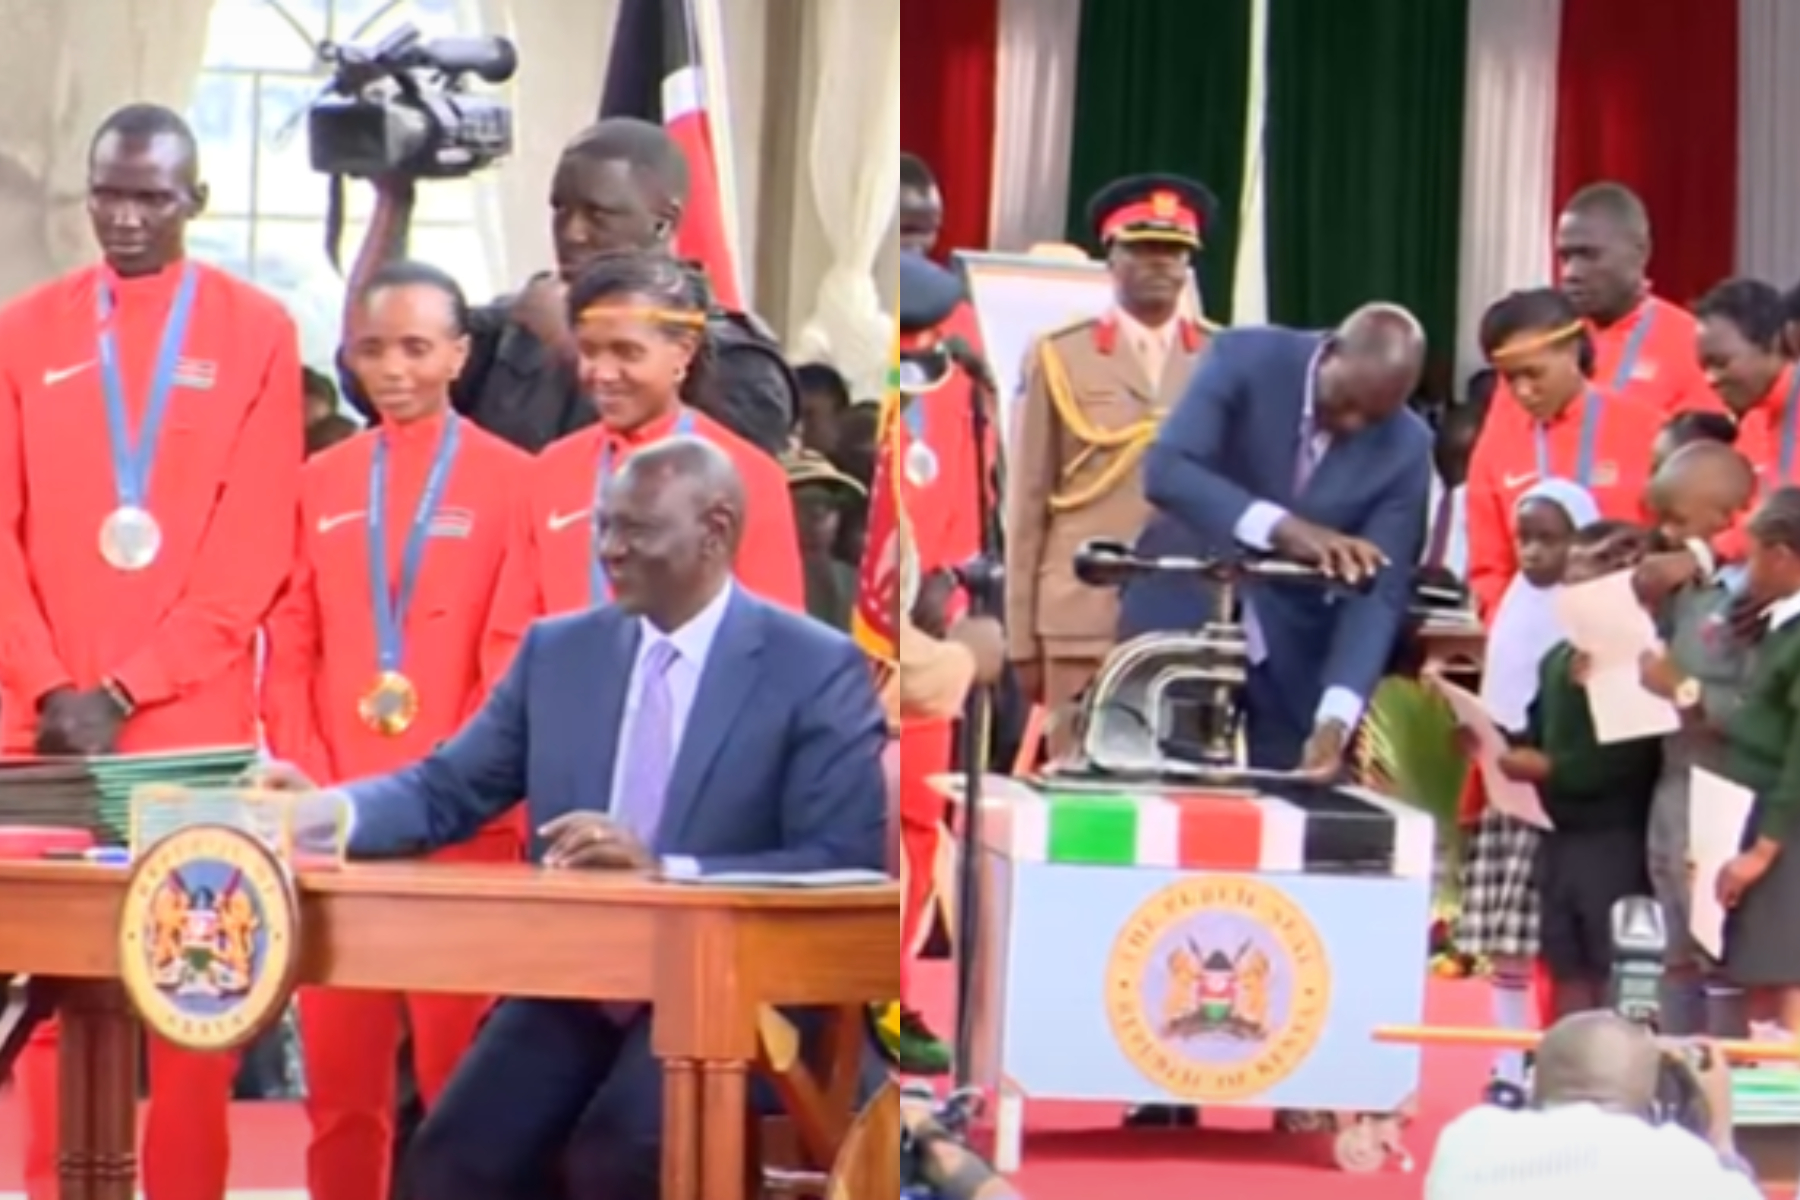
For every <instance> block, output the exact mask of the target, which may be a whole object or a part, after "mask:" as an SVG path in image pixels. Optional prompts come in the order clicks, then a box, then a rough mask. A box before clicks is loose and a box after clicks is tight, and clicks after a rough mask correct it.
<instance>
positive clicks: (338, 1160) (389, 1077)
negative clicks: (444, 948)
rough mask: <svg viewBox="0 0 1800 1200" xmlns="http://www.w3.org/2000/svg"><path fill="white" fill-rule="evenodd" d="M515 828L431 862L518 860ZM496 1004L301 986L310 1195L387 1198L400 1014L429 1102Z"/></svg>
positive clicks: (489, 833) (325, 1199) (488, 834)
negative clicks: (407, 1025) (408, 1028)
mask: <svg viewBox="0 0 1800 1200" xmlns="http://www.w3.org/2000/svg"><path fill="white" fill-rule="evenodd" d="M521 828H522V827H521V826H519V825H518V824H517V823H516V822H513V821H510V820H509V821H507V822H506V823H505V824H503V825H499V826H493V827H490V828H488V829H486V830H484V831H483V832H482V833H481V834H479V835H478V836H477V837H476V838H475V839H474V840H473V841H469V842H465V843H463V844H462V845H460V846H451V847H449V848H448V849H445V850H440V851H438V852H437V853H436V854H434V855H432V856H431V860H432V861H433V862H462V863H471V862H517V861H518V860H519V856H520V848H521V832H520V831H521ZM492 1005H493V998H492V997H489V996H439V995H423V994H421V995H402V994H400V993H398V992H365V991H349V990H346V989H341V988H302V989H301V990H300V1045H301V1048H302V1052H303V1055H304V1058H305V1062H306V1116H307V1120H308V1121H309V1122H310V1123H311V1125H312V1140H311V1141H310V1142H308V1143H307V1147H306V1187H307V1191H308V1192H309V1193H310V1194H311V1196H312V1200H387V1197H388V1193H389V1176H390V1175H391V1173H392V1168H393V1161H394V1103H395V1101H394V1090H395V1088H394V1084H395V1081H394V1064H395V1061H396V1059H398V1057H399V1053H400V1018H401V1014H402V1011H403V1010H404V1012H405V1015H406V1017H407V1019H408V1021H409V1022H410V1024H411V1026H412V1057H413V1070H414V1073H415V1074H416V1075H417V1076H418V1080H419V1094H420V1097H421V1098H422V1099H423V1100H424V1101H425V1106H426V1108H428V1109H429V1108H430V1107H431V1105H432V1104H434V1103H436V1102H437V1098H438V1096H439V1095H440V1094H441V1093H442V1092H443V1090H444V1087H445V1085H447V1084H448V1083H449V1082H450V1076H451V1075H452V1074H453V1073H455V1071H456V1064H457V1063H458V1062H460V1061H461V1060H462V1056H463V1052H464V1051H466V1050H467V1049H468V1048H469V1044H470V1043H471V1042H473V1041H474V1040H475V1031H476V1030H477V1029H478V1028H479V1027H480V1025H481V1022H482V1020H483V1018H485V1017H486V1016H487V1012H488V1009H489V1008H490V1007H492Z"/></svg>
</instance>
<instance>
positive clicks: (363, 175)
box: [306, 25, 519, 179]
mask: <svg viewBox="0 0 1800 1200" xmlns="http://www.w3.org/2000/svg"><path fill="white" fill-rule="evenodd" d="M319 55H320V57H321V58H322V59H323V60H324V61H325V62H327V63H329V64H331V65H332V66H333V67H334V68H335V73H334V74H333V76H332V80H331V84H330V86H329V87H328V88H327V90H326V94H325V95H324V96H323V97H322V98H321V99H320V100H319V102H318V103H316V104H314V105H313V107H312V108H311V109H309V110H308V112H307V114H306V141H307V150H308V153H309V156H310V158H311V160H312V169H313V170H315V171H317V172H319V173H320V174H321V175H336V176H348V177H350V178H353V179H373V178H379V177H382V176H390V175H400V176H406V177H409V178H414V179H462V178H465V177H467V176H469V175H473V174H474V173H475V172H477V171H480V170H481V169H483V168H484V167H488V166H491V165H492V164H494V163H495V162H498V161H499V160H500V159H502V158H505V157H506V156H507V155H508V154H510V153H512V148H513V114H512V110H511V109H510V108H508V107H507V106H506V105H505V103H503V102H502V101H501V100H500V99H498V98H497V97H494V96H484V95H479V94H476V93H474V92H471V91H469V90H468V84H469V81H470V80H471V79H480V80H482V81H483V82H485V83H490V84H497V83H505V82H506V81H507V80H509V79H511V78H512V77H513V73H514V72H515V71H517V70H518V67H519V55H518V51H517V50H516V49H514V47H513V44H512V43H511V42H510V41H508V40H507V39H505V38H501V37H476V38H438V39H435V40H432V41H426V40H425V39H424V38H423V37H421V36H420V34H419V31H418V30H417V29H415V28H414V27H412V26H410V25H404V26H401V27H400V28H399V29H397V30H395V31H394V32H393V33H391V34H389V35H388V36H387V37H386V38H384V39H383V40H382V41H381V42H380V43H379V44H378V45H376V46H374V47H373V48H370V49H363V48H359V47H356V46H339V45H334V44H332V43H329V42H327V43H326V44H324V45H322V46H320V47H319Z"/></svg>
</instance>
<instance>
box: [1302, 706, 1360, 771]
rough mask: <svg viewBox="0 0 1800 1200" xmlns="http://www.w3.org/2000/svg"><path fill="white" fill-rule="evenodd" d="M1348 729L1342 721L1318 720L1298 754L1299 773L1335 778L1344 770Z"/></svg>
mask: <svg viewBox="0 0 1800 1200" xmlns="http://www.w3.org/2000/svg"><path fill="white" fill-rule="evenodd" d="M1349 745H1350V730H1349V728H1348V727H1346V726H1345V725H1344V723H1343V722H1342V721H1320V722H1319V723H1318V724H1317V725H1315V726H1314V727H1313V732H1312V736H1311V737H1310V738H1307V739H1306V749H1305V750H1304V751H1302V752H1301V755H1300V773H1301V774H1302V775H1306V776H1310V777H1311V778H1314V779H1320V780H1328V779H1336V778H1337V777H1338V776H1339V775H1340V774H1342V773H1343V770H1344V751H1345V750H1346V749H1347V748H1348V747H1349Z"/></svg>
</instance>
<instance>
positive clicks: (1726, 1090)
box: [1425, 1009, 1762, 1200]
mask: <svg viewBox="0 0 1800 1200" xmlns="http://www.w3.org/2000/svg"><path fill="white" fill-rule="evenodd" d="M1731 1129H1732V1113H1731V1071H1730V1067H1729V1066H1728V1065H1727V1063H1726V1062H1725V1058H1724V1056H1723V1055H1721V1054H1718V1053H1715V1052H1713V1051H1712V1050H1711V1049H1710V1048H1708V1047H1707V1046H1706V1045H1705V1044H1704V1043H1680V1042H1669V1041H1666V1040H1662V1039H1658V1038H1657V1037H1656V1036H1655V1035H1654V1034H1653V1033H1651V1032H1650V1030H1649V1029H1647V1028H1646V1027H1645V1026H1643V1025H1642V1024H1639V1023H1638V1022H1635V1021H1632V1020H1629V1019H1627V1018H1625V1017H1622V1016H1619V1015H1618V1014H1617V1013H1613V1012H1610V1011H1606V1010H1599V1009H1597V1010H1594V1011H1592V1012H1582V1013H1576V1014H1573V1015H1571V1016H1568V1017H1565V1018H1564V1019H1563V1020H1561V1021H1559V1022H1558V1023H1557V1024H1556V1025H1555V1026H1554V1027H1553V1028H1552V1029H1551V1030H1550V1031H1549V1032H1548V1033H1546V1034H1545V1035H1544V1040H1543V1042H1542V1044H1541V1045H1540V1046H1539V1048H1538V1053H1537V1072H1536V1076H1535V1079H1534V1082H1533V1086H1532V1093H1531V1104H1530V1106H1529V1107H1527V1108H1525V1109H1522V1110H1517V1111H1513V1110H1508V1109H1504V1108H1496V1107H1492V1106H1486V1105H1484V1106H1482V1107H1479V1108H1476V1109H1472V1110H1471V1111H1469V1112H1466V1113H1464V1114H1463V1115H1462V1116H1461V1117H1458V1118H1457V1119H1456V1120H1454V1121H1452V1122H1451V1123H1450V1124H1449V1125H1447V1126H1446V1127H1445V1128H1444V1132H1443V1133H1442V1134H1441V1135H1440V1136H1439V1138H1438V1144H1437V1150H1436V1152H1435V1154H1434V1155H1433V1157H1432V1162H1431V1170H1430V1172H1429V1173H1428V1174H1427V1176H1426V1179H1425V1198H1426V1200H1512V1198H1513V1197H1519V1196H1527V1195H1529V1196H1535V1197H1538V1198H1539V1200H1562V1198H1563V1197H1574V1196H1605V1195H1609V1194H1617V1192H1616V1191H1611V1190H1609V1189H1619V1188H1623V1187H1628V1186H1631V1185H1634V1184H1644V1185H1648V1186H1650V1187H1653V1188H1655V1189H1657V1191H1656V1194H1659V1195H1666V1196H1669V1197H1675V1196H1680V1197H1681V1198H1682V1200H1757V1198H1759V1197H1761V1195H1762V1191H1761V1189H1760V1188H1759V1187H1758V1186H1757V1183H1756V1180H1755V1177H1754V1174H1753V1172H1752V1171H1751V1169H1750V1167H1749V1165H1748V1164H1747V1163H1745V1162H1744V1161H1743V1159H1742V1158H1740V1157H1739V1156H1738V1154H1737V1151H1736V1148H1735V1146H1734V1145H1733V1142H1732V1134H1731Z"/></svg>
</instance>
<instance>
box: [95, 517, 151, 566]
mask: <svg viewBox="0 0 1800 1200" xmlns="http://www.w3.org/2000/svg"><path fill="white" fill-rule="evenodd" d="M161 550H162V526H161V525H159V524H157V521H156V518H155V517H154V516H152V515H151V514H150V512H149V510H148V509H144V508H139V507H138V506H137V505H135V504H124V505H120V506H119V507H118V508H115V509H113V510H112V511H111V512H109V513H107V514H106V519H105V520H104V521H102V522H100V557H101V558H103V559H105V560H106V562H107V565H108V566H111V567H113V568H114V569H115V570H119V571H142V570H143V569H144V568H145V567H148V566H149V565H150V564H151V563H153V562H155V561H156V556H157V554H158V553H159V552H160V551H161Z"/></svg>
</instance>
